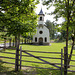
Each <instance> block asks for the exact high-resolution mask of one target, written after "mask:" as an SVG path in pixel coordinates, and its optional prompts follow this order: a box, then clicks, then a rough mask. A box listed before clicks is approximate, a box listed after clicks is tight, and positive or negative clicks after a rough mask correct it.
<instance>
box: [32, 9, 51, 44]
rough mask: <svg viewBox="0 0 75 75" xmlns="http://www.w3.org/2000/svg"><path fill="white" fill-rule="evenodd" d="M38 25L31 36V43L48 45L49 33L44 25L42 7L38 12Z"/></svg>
mask: <svg viewBox="0 0 75 75" xmlns="http://www.w3.org/2000/svg"><path fill="white" fill-rule="evenodd" d="M38 15H39V18H38V26H37V27H36V30H37V31H36V34H35V35H34V36H33V41H32V42H33V44H38V45H49V44H50V36H49V35H50V33H49V29H48V28H47V27H46V26H45V25H44V16H45V14H44V13H43V11H42V9H41V10H40V12H39V14H38Z"/></svg>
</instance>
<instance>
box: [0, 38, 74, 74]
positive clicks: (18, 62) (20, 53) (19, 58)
mask: <svg viewBox="0 0 75 75" xmlns="http://www.w3.org/2000/svg"><path fill="white" fill-rule="evenodd" d="M23 40H24V39H22V41H21V44H23V43H26V41H25V40H24V41H23ZM27 43H28V42H27ZM11 46H14V41H13V43H12V41H11V40H10V41H9V46H8V47H6V41H5V45H4V47H1V48H4V49H12V50H15V53H13V52H6V51H0V53H5V54H12V55H15V57H9V56H0V58H7V59H13V60H14V61H15V62H6V61H0V62H2V63H7V64H13V65H15V71H18V70H19V69H21V68H22V67H31V68H40V69H52V70H61V75H62V72H63V70H64V72H66V70H67V71H69V72H75V71H73V70H68V68H67V69H66V68H64V67H65V66H66V65H65V64H64V63H63V62H65V56H66V54H65V50H64V51H63V49H61V52H43V51H36V50H35V51H30V50H22V47H20V49H18V47H17V48H15V47H13V48H11ZM30 52H32V53H33V52H35V53H42V54H43V53H48V54H60V55H61V57H60V58H57V57H45V56H35V55H33V54H32V53H30ZM23 53H25V54H26V55H23ZM68 55H69V54H68ZM63 56H64V58H63ZM72 56H75V54H73V55H72ZM22 57H33V58H36V59H38V60H40V61H42V62H37V61H30V60H28V61H27V60H22ZM43 58H46V59H55V60H58V59H59V60H60V61H61V62H60V63H52V62H49V61H46V60H44V59H43ZM67 60H68V59H67ZM22 62H29V63H38V64H49V65H51V66H53V67H55V68H56V69H54V68H45V67H34V66H30V65H29V66H26V65H23V64H22ZM71 62H75V60H71ZM58 65H60V66H58ZM69 66H71V67H75V65H69ZM64 75H65V74H64Z"/></svg>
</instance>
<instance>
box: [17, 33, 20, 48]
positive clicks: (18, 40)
mask: <svg viewBox="0 0 75 75" xmlns="http://www.w3.org/2000/svg"><path fill="white" fill-rule="evenodd" d="M19 45H20V34H18V37H17V46H18V47H19Z"/></svg>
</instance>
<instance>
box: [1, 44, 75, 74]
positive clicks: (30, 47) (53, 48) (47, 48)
mask: <svg viewBox="0 0 75 75" xmlns="http://www.w3.org/2000/svg"><path fill="white" fill-rule="evenodd" d="M21 46H22V49H23V50H31V51H45V52H61V48H62V49H63V48H64V46H65V43H51V46H36V45H21ZM70 48H71V46H69V52H70ZM6 52H14V53H15V52H16V51H15V50H6ZM29 53H31V54H33V55H35V56H44V57H58V58H60V57H61V55H60V54H50V53H35V52H29ZM22 54H23V55H27V54H25V53H22ZM73 54H75V51H74V52H73ZM0 56H9V57H13V58H15V55H13V54H5V53H0ZM74 58H75V57H74V56H73V57H72V59H74ZM0 59H1V60H2V61H8V62H13V63H15V60H14V59H5V58H0ZM42 59H44V60H46V61H48V62H51V63H60V62H61V60H60V59H47V58H42ZM22 60H27V61H36V62H42V61H40V60H38V59H36V58H33V57H22ZM22 65H26V66H38V67H45V68H55V67H53V66H51V65H48V64H37V63H36V64H35V63H29V62H22ZM70 65H75V62H71V64H70ZM1 66H3V67H6V68H5V69H6V70H7V71H11V70H14V67H15V66H14V65H11V64H10V65H9V64H3V63H2V64H1ZM9 66H10V67H9ZM59 66H60V65H59ZM7 67H8V69H7ZM69 69H71V70H75V67H70V68H69ZM6 70H2V72H4V71H6ZM32 70H34V69H32ZM32 70H27V71H26V72H27V73H30V72H31V73H33V71H32ZM0 72H1V71H0ZM36 72H37V74H36V75H60V71H55V70H48V69H36ZM20 73H21V72H20ZM8 75H9V73H8ZM11 75H12V74H11ZM13 75H16V74H14V72H13ZM30 75H33V74H30ZM68 75H75V73H68Z"/></svg>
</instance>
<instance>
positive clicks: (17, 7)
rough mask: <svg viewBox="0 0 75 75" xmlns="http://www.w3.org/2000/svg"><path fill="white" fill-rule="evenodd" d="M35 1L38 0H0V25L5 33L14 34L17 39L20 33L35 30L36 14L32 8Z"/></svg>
mask: <svg viewBox="0 0 75 75" xmlns="http://www.w3.org/2000/svg"><path fill="white" fill-rule="evenodd" d="M37 3H38V0H36V1H35V0H2V1H1V2H0V22H1V23H0V27H4V31H5V30H6V31H7V33H6V35H9V36H10V35H14V36H16V37H17V38H18V39H19V37H20V35H21V34H24V33H26V32H32V31H34V30H35V27H36V25H37V15H36V14H35V10H34V9H35V5H36V4H37ZM2 31H3V29H2Z"/></svg>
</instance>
